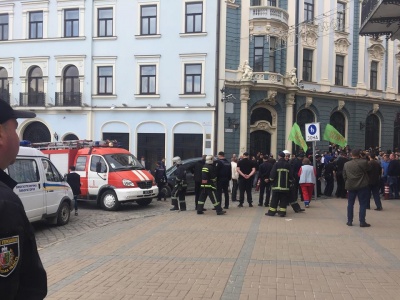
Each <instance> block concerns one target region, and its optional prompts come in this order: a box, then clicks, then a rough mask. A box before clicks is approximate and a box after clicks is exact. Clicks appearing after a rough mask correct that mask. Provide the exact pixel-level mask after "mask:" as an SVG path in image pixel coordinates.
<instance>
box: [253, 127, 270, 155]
mask: <svg viewBox="0 0 400 300" xmlns="http://www.w3.org/2000/svg"><path fill="white" fill-rule="evenodd" d="M258 152H261V153H263V154H268V155H269V154H270V153H271V134H270V133H268V132H267V131H264V130H257V131H253V132H252V133H250V154H251V155H256V154H257V153H258Z"/></svg>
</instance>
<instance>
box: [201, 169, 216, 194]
mask: <svg viewBox="0 0 400 300" xmlns="http://www.w3.org/2000/svg"><path fill="white" fill-rule="evenodd" d="M201 176H202V180H207V183H201V187H202V188H209V189H213V190H215V189H217V188H216V184H217V174H216V172H215V167H214V166H213V165H209V164H205V165H204V166H203V169H202V172H201Z"/></svg>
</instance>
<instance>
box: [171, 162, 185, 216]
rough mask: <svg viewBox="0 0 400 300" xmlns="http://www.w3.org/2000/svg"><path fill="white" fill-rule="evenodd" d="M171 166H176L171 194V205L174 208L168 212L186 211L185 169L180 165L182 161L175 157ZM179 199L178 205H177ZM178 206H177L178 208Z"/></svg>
mask: <svg viewBox="0 0 400 300" xmlns="http://www.w3.org/2000/svg"><path fill="white" fill-rule="evenodd" d="M172 164H173V165H176V170H175V172H174V174H175V185H174V188H173V189H172V192H171V204H172V205H173V206H174V207H173V208H171V209H170V210H179V209H180V210H181V211H184V210H186V201H185V196H186V188H187V183H186V169H185V167H184V166H183V165H182V160H181V158H180V157H179V156H175V157H174V158H173V159H172ZM178 199H179V203H178ZM178 205H179V206H178Z"/></svg>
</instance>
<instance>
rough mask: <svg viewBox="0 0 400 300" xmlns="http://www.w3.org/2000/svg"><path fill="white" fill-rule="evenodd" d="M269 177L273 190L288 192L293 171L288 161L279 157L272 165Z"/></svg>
mask: <svg viewBox="0 0 400 300" xmlns="http://www.w3.org/2000/svg"><path fill="white" fill-rule="evenodd" d="M269 179H270V181H271V182H272V190H273V191H276V192H289V189H290V183H291V182H292V180H293V171H292V168H291V166H290V164H289V162H287V161H286V160H285V159H284V158H280V159H279V160H278V161H277V162H276V163H275V164H274V166H273V167H272V170H271V174H270V177H269Z"/></svg>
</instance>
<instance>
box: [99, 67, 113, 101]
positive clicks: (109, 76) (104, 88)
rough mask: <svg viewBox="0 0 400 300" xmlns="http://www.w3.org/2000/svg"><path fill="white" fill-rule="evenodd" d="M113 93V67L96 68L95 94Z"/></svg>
mask: <svg viewBox="0 0 400 300" xmlns="http://www.w3.org/2000/svg"><path fill="white" fill-rule="evenodd" d="M112 93H113V68H112V67H98V68H97V94H99V95H111V94H112Z"/></svg>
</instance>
